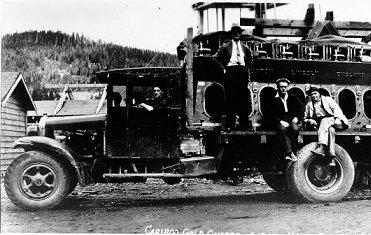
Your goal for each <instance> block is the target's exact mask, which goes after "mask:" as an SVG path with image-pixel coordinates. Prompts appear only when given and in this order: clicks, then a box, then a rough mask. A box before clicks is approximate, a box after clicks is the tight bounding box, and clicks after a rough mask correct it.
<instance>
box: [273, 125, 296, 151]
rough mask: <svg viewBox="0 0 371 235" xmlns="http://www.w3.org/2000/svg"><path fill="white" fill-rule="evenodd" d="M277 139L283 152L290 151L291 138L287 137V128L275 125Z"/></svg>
mask: <svg viewBox="0 0 371 235" xmlns="http://www.w3.org/2000/svg"><path fill="white" fill-rule="evenodd" d="M276 133H277V139H278V144H279V147H280V150H281V151H282V153H283V154H289V153H291V152H292V148H291V140H290V138H289V130H288V129H287V128H285V127H284V126H282V125H278V126H277V127H276Z"/></svg>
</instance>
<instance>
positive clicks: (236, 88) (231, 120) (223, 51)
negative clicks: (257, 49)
mask: <svg viewBox="0 0 371 235" xmlns="http://www.w3.org/2000/svg"><path fill="white" fill-rule="evenodd" d="M230 32H231V34H232V40H231V41H230V42H228V43H226V44H224V45H223V46H221V47H220V48H219V50H218V52H217V53H216V54H215V58H216V59H217V61H218V62H219V65H220V66H221V67H222V69H223V71H224V73H225V81H224V88H225V93H226V111H227V120H226V122H227V123H226V124H227V128H229V129H233V128H235V123H236V115H238V116H239V120H240V128H241V129H247V127H248V113H247V112H246V111H247V110H248V109H247V105H249V104H248V102H249V96H248V94H249V92H248V88H247V85H248V82H249V67H250V65H251V64H252V60H253V57H252V53H251V50H250V48H249V47H247V46H246V45H245V44H243V43H241V41H240V38H241V33H242V32H243V30H242V29H241V27H240V26H239V25H238V24H232V27H231V31H230Z"/></svg>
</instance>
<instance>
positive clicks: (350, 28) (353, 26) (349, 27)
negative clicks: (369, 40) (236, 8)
mask: <svg viewBox="0 0 371 235" xmlns="http://www.w3.org/2000/svg"><path fill="white" fill-rule="evenodd" d="M317 22H318V21H314V22H312V23H307V22H305V21H304V20H285V19H276V20H275V19H261V18H260V19H254V18H241V21H240V23H241V25H242V26H256V28H257V29H260V31H261V32H262V34H261V35H259V36H263V37H268V36H281V37H284V36H287V37H303V36H307V35H308V33H309V31H310V30H311V29H312V28H313V27H314V25H315V24H317ZM331 23H332V24H333V25H334V27H335V28H336V29H337V30H338V32H339V34H340V35H341V36H343V37H356V38H363V37H365V36H367V35H369V34H370V33H371V22H358V21H332V22H331Z"/></svg>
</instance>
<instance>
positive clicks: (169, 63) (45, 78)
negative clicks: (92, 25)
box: [1, 31, 179, 100]
mask: <svg viewBox="0 0 371 235" xmlns="http://www.w3.org/2000/svg"><path fill="white" fill-rule="evenodd" d="M174 51H175V48H174ZM157 54H158V55H157ZM156 55H157V56H156ZM153 58H154V59H153ZM152 59H153V61H152V62H151V63H150V64H149V66H163V67H174V66H178V64H179V62H178V60H177V57H176V55H172V54H169V53H161V52H156V51H150V50H142V49H137V48H131V47H123V46H119V45H115V44H112V43H102V42H101V41H98V42H95V41H92V40H89V39H87V38H86V37H85V36H84V35H81V36H80V35H79V34H74V33H73V34H72V35H68V34H65V33H62V32H60V31H57V32H53V31H28V32H23V33H14V34H7V35H5V36H3V38H2V51H1V61H2V63H1V69H2V71H18V72H22V74H23V76H24V78H25V81H26V84H27V86H28V87H29V89H30V91H31V93H32V96H33V98H34V99H35V100H41V99H46V98H45V93H46V91H45V88H44V84H46V83H57V84H58V83H61V84H64V83H93V82H94V81H95V77H94V72H96V71H98V70H101V69H104V68H128V67H144V66H146V65H147V64H148V63H149V62H150V61H151V60H152Z"/></svg>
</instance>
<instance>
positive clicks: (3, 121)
mask: <svg viewBox="0 0 371 235" xmlns="http://www.w3.org/2000/svg"><path fill="white" fill-rule="evenodd" d="M1 125H9V126H26V120H22V121H18V120H11V119H1Z"/></svg>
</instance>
